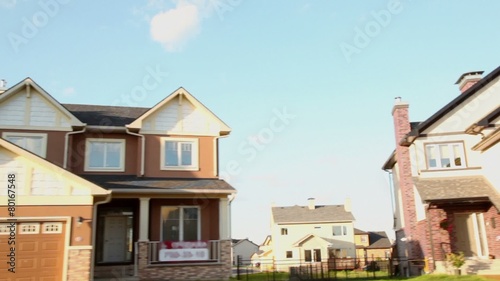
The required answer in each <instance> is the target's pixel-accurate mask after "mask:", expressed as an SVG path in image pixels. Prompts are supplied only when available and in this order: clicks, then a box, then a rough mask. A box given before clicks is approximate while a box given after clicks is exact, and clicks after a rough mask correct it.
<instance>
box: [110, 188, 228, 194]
mask: <svg viewBox="0 0 500 281" xmlns="http://www.w3.org/2000/svg"><path fill="white" fill-rule="evenodd" d="M111 190H112V191H113V192H114V193H116V194H134V193H152V194H199V193H201V194H210V193H211V194H235V193H236V190H228V191H226V190H220V189H219V190H217V189H198V190H196V191H195V192H194V191H186V190H168V189H162V188H158V189H149V188H131V189H126V190H124V189H114V190H113V189H111Z"/></svg>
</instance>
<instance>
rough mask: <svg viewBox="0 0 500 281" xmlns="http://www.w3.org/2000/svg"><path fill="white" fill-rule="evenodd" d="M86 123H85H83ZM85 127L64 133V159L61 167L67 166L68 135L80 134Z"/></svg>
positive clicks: (65, 167)
mask: <svg viewBox="0 0 500 281" xmlns="http://www.w3.org/2000/svg"><path fill="white" fill-rule="evenodd" d="M85 125H86V124H85ZM86 129H87V128H86V127H83V129H82V130H80V131H73V132H68V133H66V135H65V136H64V160H63V169H65V170H66V169H67V168H68V151H69V148H68V145H69V135H76V134H81V133H84V132H85V130H86Z"/></svg>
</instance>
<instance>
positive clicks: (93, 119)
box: [63, 104, 149, 126]
mask: <svg viewBox="0 0 500 281" xmlns="http://www.w3.org/2000/svg"><path fill="white" fill-rule="evenodd" d="M63 106H64V107H65V108H67V109H68V110H69V111H70V112H71V113H72V114H73V115H74V116H76V117H77V118H78V119H79V120H80V121H82V122H83V123H86V124H87V125H91V126H125V125H127V124H130V123H132V122H133V121H134V120H135V119H137V118H138V117H139V116H141V115H142V114H144V112H146V111H148V110H149V108H146V107H125V106H103V105H89V104H63Z"/></svg>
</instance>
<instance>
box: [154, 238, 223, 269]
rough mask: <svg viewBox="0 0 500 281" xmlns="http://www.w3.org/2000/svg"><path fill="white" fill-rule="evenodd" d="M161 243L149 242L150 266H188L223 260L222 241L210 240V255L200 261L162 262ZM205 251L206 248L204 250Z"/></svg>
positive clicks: (208, 247) (208, 248)
mask: <svg viewBox="0 0 500 281" xmlns="http://www.w3.org/2000/svg"><path fill="white" fill-rule="evenodd" d="M162 243H163V242H161V241H150V242H148V264H149V265H151V264H164V265H168V264H179V263H182V264H186V263H204V262H208V263H218V262H220V260H221V243H220V240H209V241H207V244H208V245H207V248H206V249H207V250H208V255H207V257H204V258H203V259H200V260H185V261H161V260H160V257H159V256H160V250H161V249H163V248H162ZM204 249H205V248H204Z"/></svg>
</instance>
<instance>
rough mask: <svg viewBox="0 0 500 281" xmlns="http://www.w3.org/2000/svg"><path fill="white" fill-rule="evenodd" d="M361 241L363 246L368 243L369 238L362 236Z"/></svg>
mask: <svg viewBox="0 0 500 281" xmlns="http://www.w3.org/2000/svg"><path fill="white" fill-rule="evenodd" d="M360 239H361V243H363V244H365V243H368V236H367V235H361V236H360Z"/></svg>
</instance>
